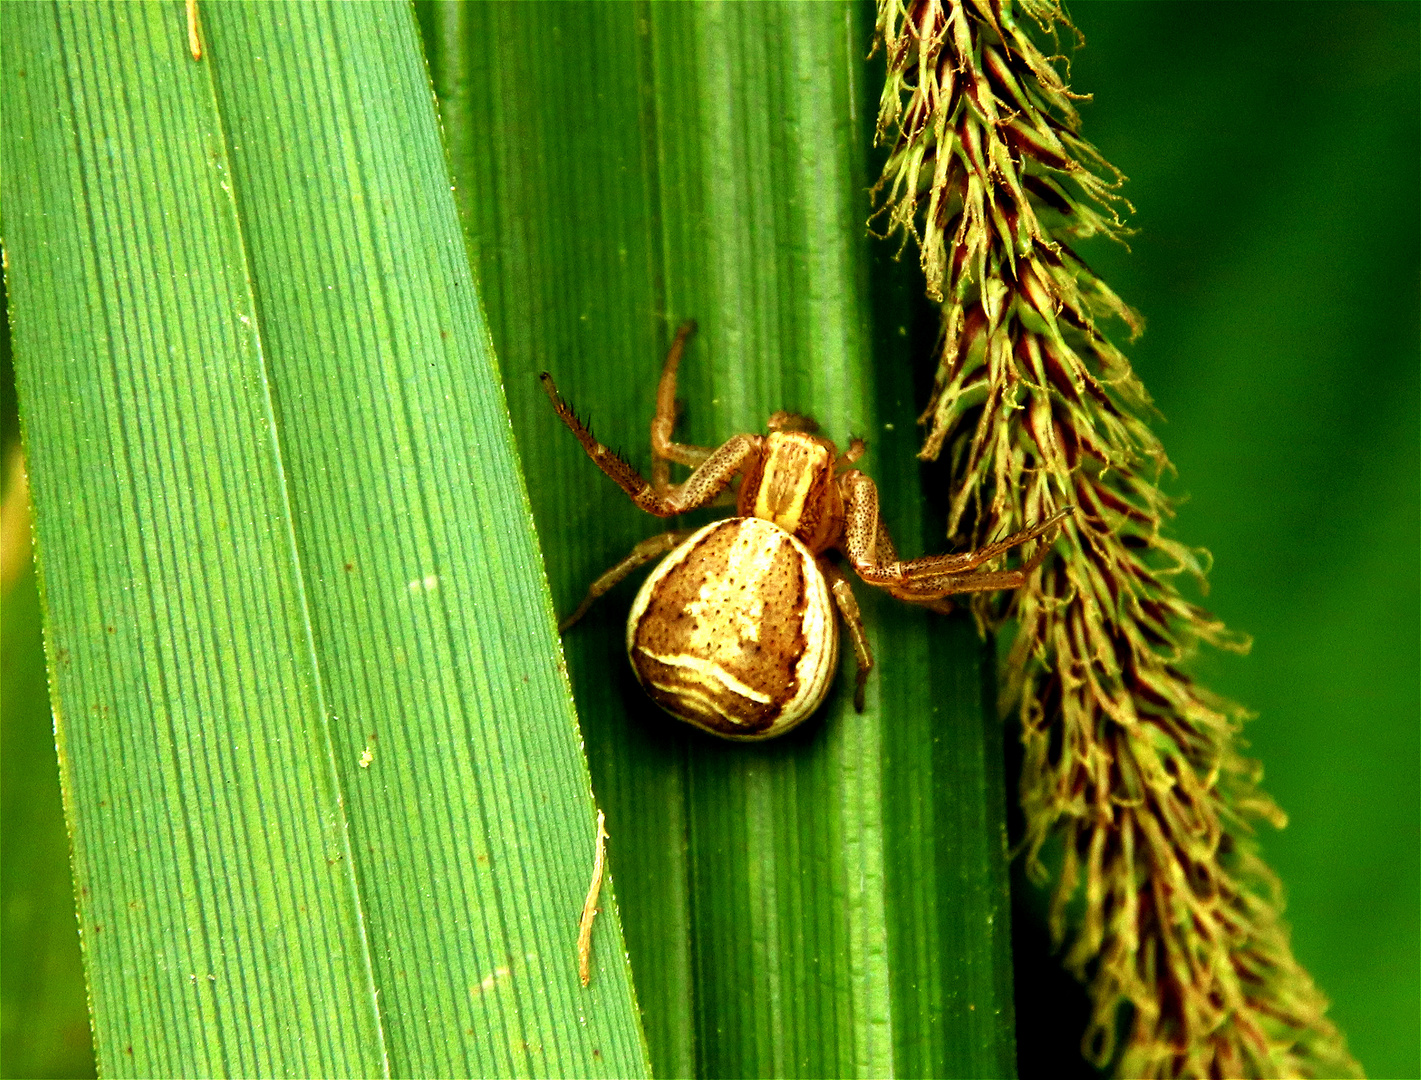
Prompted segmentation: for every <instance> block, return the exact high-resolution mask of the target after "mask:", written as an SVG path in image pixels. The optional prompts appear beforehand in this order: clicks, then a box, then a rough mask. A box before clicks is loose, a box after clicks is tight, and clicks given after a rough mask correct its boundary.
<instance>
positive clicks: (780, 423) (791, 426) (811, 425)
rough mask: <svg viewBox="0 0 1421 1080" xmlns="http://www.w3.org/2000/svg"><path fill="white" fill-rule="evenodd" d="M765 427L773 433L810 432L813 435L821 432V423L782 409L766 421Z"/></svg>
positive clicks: (810, 417) (801, 414)
mask: <svg viewBox="0 0 1421 1080" xmlns="http://www.w3.org/2000/svg"><path fill="white" fill-rule="evenodd" d="M765 426H766V427H767V428H769V429H770V430H771V431H808V432H810V433H811V434H812V433H814V432H816V431H818V430H819V421H818V420H815V419H814V417H812V416H805V415H804V414H803V413H795V412H786V411H785V410H784V409H780V410H779V411H778V412H776V413H773V414H772V415H771V416H770V418H769V419H768V420H767V421H765Z"/></svg>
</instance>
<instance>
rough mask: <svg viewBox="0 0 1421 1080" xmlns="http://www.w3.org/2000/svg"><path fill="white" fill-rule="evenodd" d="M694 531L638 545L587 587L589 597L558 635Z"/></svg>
mask: <svg viewBox="0 0 1421 1080" xmlns="http://www.w3.org/2000/svg"><path fill="white" fill-rule="evenodd" d="M693 531H694V530H692V529H680V530H677V531H674V532H664V533H661V534H660V535H658V536H649V537H647V538H646V539H645V540H643V541H642V542H641V543H639V544H637V546H636V547H634V548H632V550H631V553H630V554H628V555H627V557H626V558H625V559H623V560H622V561H621V562H619V563H617V565H616V566H614V567H612V568H611V569H610V570H608V571H607V572H606V573H604V574H603V575H602V576H601V577H599V578H598V579H597V580H596V581H594V582H593V583H592V584H591V585H589V586H588V587H587V595H586V596H584V597H583V598H582V603H580V604H578V605H577V610H576V611H574V612H573V613H572V614H571V615H569V616H568V617H567V618H566V619H564V620H563V621H562V622H560V623H558V633H559V634H561V633H563V632H564V631H565V630H567V628H568V627H569V626H571V625H572V624H573V623H575V622H577V620H578V619H580V618H582V616H584V615H586V614H587V609H588V608H590V607H591V606H592V605H593V603H594V602H596V600H597V598H598V597H599V596H601V595H602V594H603V593H605V592H607V591H608V590H609V589H611V588H613V587H614V586H615V585H616V584H617V583H618V582H620V581H622V580H623V579H624V578H625V577H626V576H627V575H628V574H630V573H631V572H632V571H634V570H636V569H638V568H639V567H642V566H645V565H646V564H647V563H649V562H654V561H655V560H656V559H659V558H660V557H661V556H663V555H665V554H666V553H667V552H670V551H674V550H675V549H676V547H677V545H679V544H680V543H681V542H682V541H683V540H685V539H686V537H688V536H690V535H691V533H692V532H693Z"/></svg>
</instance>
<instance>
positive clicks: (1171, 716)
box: [878, 0, 1359, 1077]
mask: <svg viewBox="0 0 1421 1080" xmlns="http://www.w3.org/2000/svg"><path fill="white" fill-rule="evenodd" d="M1014 9H1015V10H1014ZM1016 13H1021V14H1024V15H1026V16H1028V17H1029V19H1030V20H1031V22H1033V23H1035V24H1036V25H1037V26H1039V28H1040V29H1041V30H1042V31H1043V32H1045V33H1047V34H1049V35H1052V37H1053V40H1054V31H1055V28H1056V27H1058V26H1062V27H1066V28H1067V29H1069V30H1072V31H1073V29H1074V28H1072V27H1070V24H1069V23H1068V22H1067V21H1066V20H1065V18H1064V16H1063V14H1062V12H1061V10H1060V7H1059V4H1058V3H1056V2H1055V0H1019V2H1018V3H1017V4H1016V5H1012V4H1011V3H1010V0H909V2H906V3H905V2H904V0H880V2H879V18H878V33H879V38H880V41H881V43H882V44H883V46H884V48H885V50H886V53H887V62H888V79H887V85H886V86H885V88H884V92H883V99H882V105H881V109H880V112H879V120H878V130H879V138H880V139H881V140H887V141H888V142H889V143H891V146H892V153H891V156H890V158H889V160H888V163H887V165H886V166H885V168H884V172H883V177H882V179H881V180H880V181H879V186H878V194H879V196H880V208H881V211H882V213H883V214H885V215H886V218H887V221H888V223H889V226H890V230H896V231H900V232H901V234H902V235H903V236H904V237H905V241H906V237H907V236H912V237H913V238H914V239H915V240H916V241H917V244H918V247H919V250H920V254H921V262H922V268H923V271H924V273H925V275H926V277H927V292H928V295H929V296H930V297H931V298H932V299H933V300H934V301H936V302H937V303H939V304H940V305H941V307H942V333H941V337H940V339H939V348H940V356H939V366H938V370H937V376H936V380H935V383H934V387H933V394H932V400H931V401H930V402H929V404H928V407H927V409H926V411H925V412H924V413H923V415H922V418H921V419H922V422H923V423H924V424H925V425H926V427H927V436H926V440H925V443H924V446H923V449H922V452H921V456H922V457H923V458H926V459H934V458H937V457H938V456H939V455H940V454H942V453H943V452H946V454H947V457H948V460H949V462H950V464H951V470H950V475H951V484H952V490H951V493H950V494H951V502H950V506H951V512H950V517H949V531H950V533H951V534H952V535H953V538H954V539H955V540H957V541H958V542H960V543H961V544H963V545H974V544H980V543H981V542H983V541H985V540H986V539H987V538H988V537H991V536H995V535H999V534H1003V533H1008V532H1012V531H1015V530H1017V529H1020V528H1022V527H1024V526H1025V525H1026V524H1027V523H1029V522H1032V521H1037V520H1040V519H1041V518H1044V517H1046V516H1048V515H1050V514H1051V513H1052V512H1054V511H1055V510H1056V509H1058V508H1059V507H1062V506H1074V507H1075V514H1074V516H1073V517H1072V518H1071V519H1069V520H1068V522H1067V524H1066V527H1065V528H1064V529H1063V531H1062V534H1061V537H1060V539H1059V540H1058V541H1057V543H1056V547H1055V551H1054V553H1053V554H1052V556H1051V558H1050V559H1049V560H1048V561H1047V562H1046V563H1045V564H1044V565H1043V566H1042V567H1041V568H1040V569H1039V570H1038V571H1036V572H1035V573H1034V574H1033V575H1032V577H1031V579H1030V582H1029V584H1028V585H1027V587H1025V588H1023V589H1021V590H1020V591H1019V592H1017V593H1015V594H1014V595H1012V596H1011V597H1010V598H1009V599H1007V600H1005V601H1004V600H1001V599H998V598H995V597H993V596H992V595H990V594H983V595H982V596H981V597H979V598H978V599H977V600H976V601H975V602H974V604H975V611H976V613H977V617H978V619H979V621H980V622H981V623H982V624H983V625H984V626H993V627H995V626H998V625H1000V624H1001V623H1002V622H1003V621H1004V620H1006V619H1007V618H1013V619H1015V620H1017V623H1018V630H1017V636H1016V640H1015V644H1014V646H1013V648H1012V651H1011V656H1010V660H1009V663H1008V667H1007V671H1006V676H1005V688H1004V700H1005V701H1006V703H1007V704H1008V707H1013V708H1016V709H1017V710H1018V712H1019V715H1020V718H1021V730H1022V740H1023V743H1024V749H1025V764H1024V767H1023V771H1022V776H1021V801H1022V808H1023V810H1024V812H1025V817H1026V836H1025V849H1026V858H1027V860H1028V862H1027V866H1028V870H1029V872H1030V873H1031V874H1032V876H1033V877H1034V878H1036V879H1038V880H1046V879H1047V871H1046V869H1045V865H1044V863H1043V861H1042V859H1041V854H1042V849H1043V846H1044V845H1046V844H1047V843H1048V841H1053V842H1054V841H1056V840H1059V843H1060V846H1061V851H1062V862H1061V868H1060V871H1059V874H1058V876H1057V878H1056V882H1055V888H1054V893H1053V901H1052V931H1053V933H1054V934H1055V936H1056V939H1057V941H1058V942H1068V945H1067V947H1066V952H1065V962H1066V964H1067V965H1068V966H1069V967H1070V969H1071V970H1072V971H1074V972H1075V974H1076V975H1077V976H1078V977H1079V978H1081V979H1082V980H1084V981H1085V982H1086V984H1087V986H1088V989H1089V992H1090V996H1091V999H1092V1003H1093V1015H1092V1018H1091V1022H1090V1026H1089V1028H1088V1030H1087V1031H1086V1032H1085V1034H1084V1036H1083V1039H1082V1048H1083V1052H1084V1053H1085V1055H1086V1057H1087V1058H1088V1059H1089V1060H1091V1061H1092V1062H1093V1063H1095V1064H1096V1065H1098V1066H1101V1067H1106V1066H1109V1067H1113V1068H1114V1070H1115V1071H1116V1072H1117V1073H1118V1074H1120V1075H1122V1076H1230V1077H1239V1076H1267V1077H1275V1076H1315V1075H1322V1076H1337V1075H1342V1074H1357V1073H1358V1072H1359V1068H1358V1066H1357V1064H1356V1062H1355V1061H1353V1059H1352V1058H1351V1057H1350V1055H1349V1054H1348V1053H1347V1050H1346V1048H1345V1044H1344V1041H1343V1038H1342V1036H1341V1034H1340V1033H1339V1032H1338V1031H1337V1029H1336V1028H1335V1027H1334V1026H1333V1025H1332V1024H1331V1023H1330V1022H1329V1021H1328V1020H1327V1019H1326V1017H1325V1016H1324V1013H1325V1010H1326V1007H1327V1002H1326V1000H1325V999H1324V997H1323V996H1322V994H1321V993H1320V992H1319V991H1318V990H1317V988H1316V987H1315V986H1314V984H1313V982H1312V980H1311V978H1310V977H1309V976H1308V974H1307V972H1306V971H1304V970H1303V968H1302V967H1301V966H1300V965H1299V964H1298V962H1297V961H1296V960H1295V959H1294V958H1293V955H1292V951H1291V949H1290V947H1289V944H1288V933H1287V929H1286V927H1285V926H1284V925H1283V923H1282V922H1281V920H1280V910H1281V897H1280V891H1279V887H1278V882H1277V880H1276V878H1275V877H1274V876H1273V874H1272V873H1271V871H1270V870H1269V869H1268V867H1267V866H1266V865H1265V864H1264V863H1263V861H1262V860H1261V859H1260V857H1259V855H1258V853H1257V848H1256V843H1255V841H1254V839H1253V823H1254V822H1256V821H1258V820H1262V821H1267V822H1269V823H1271V824H1273V825H1277V826H1281V825H1282V824H1283V823H1284V820H1285V819H1284V816H1283V814H1282V813H1281V811H1279V810H1278V808H1277V807H1276V806H1275V805H1274V804H1273V803H1272V801H1271V800H1270V799H1269V798H1268V797H1267V796H1266V795H1264V794H1263V793H1262V792H1261V791H1260V790H1259V788H1258V777H1259V770H1258V767H1257V766H1256V764H1255V763H1254V762H1251V761H1249V760H1248V759H1246V758H1245V757H1243V756H1242V754H1241V753H1240V746H1241V745H1242V744H1241V741H1240V739H1239V738H1238V731H1239V727H1240V724H1241V722H1242V720H1243V718H1244V712H1243V710H1242V709H1241V708H1240V707H1239V706H1238V705H1235V704H1233V703H1232V702H1228V701H1224V700H1222V699H1220V698H1219V697H1217V696H1215V695H1213V694H1211V693H1209V692H1208V691H1207V690H1205V689H1203V688H1202V687H1200V686H1198V685H1197V684H1196V683H1195V682H1194V681H1193V680H1192V679H1191V678H1190V677H1189V676H1188V675H1187V674H1185V672H1184V670H1183V661H1184V660H1185V659H1186V658H1187V657H1188V656H1189V655H1190V653H1191V652H1192V651H1193V650H1194V649H1195V648H1196V646H1197V645H1198V643H1199V642H1201V641H1203V642H1208V643H1209V644H1212V645H1215V646H1219V647H1223V648H1235V649H1244V648H1246V647H1247V643H1246V641H1243V640H1242V639H1240V638H1238V637H1236V636H1233V635H1230V634H1229V633H1228V632H1227V631H1226V630H1225V629H1224V627H1223V626H1222V625H1221V624H1220V623H1219V622H1217V621H1216V620H1214V619H1213V618H1212V617H1211V616H1210V615H1209V614H1208V613H1206V612H1205V611H1203V610H1201V609H1200V608H1198V607H1197V606H1195V605H1193V604H1191V603H1189V602H1187V601H1186V600H1184V599H1183V598H1182V597H1181V596H1180V594H1179V592H1178V590H1177V588H1176V586H1175V584H1174V581H1175V578H1176V577H1177V576H1178V575H1180V574H1181V573H1184V574H1189V575H1192V576H1194V577H1195V578H1197V579H1198V580H1199V581H1200V583H1201V584H1202V583H1203V580H1204V573H1205V570H1206V566H1205V564H1204V561H1205V559H1206V556H1204V554H1203V553H1202V552H1199V551H1196V550H1194V549H1191V548H1188V547H1186V546H1184V545H1182V544H1180V543H1178V542H1176V541H1174V540H1171V539H1169V538H1167V537H1166V536H1164V535H1163V532H1162V529H1163V526H1164V523H1165V521H1166V519H1168V518H1169V517H1170V516H1171V513H1172V511H1171V507H1170V503H1169V500H1168V499H1167V498H1166V497H1165V496H1164V495H1163V494H1162V493H1161V491H1160V489H1159V487H1158V486H1157V483H1156V481H1157V480H1158V478H1159V476H1160V474H1161V472H1162V471H1163V470H1165V469H1167V468H1168V467H1169V463H1168V461H1167V459H1166V457H1165V454H1164V450H1163V448H1162V447H1161V445H1160V443H1159V440H1158V439H1157V438H1156V437H1155V436H1154V434H1153V433H1152V432H1151V431H1150V429H1149V427H1148V426H1147V425H1146V424H1145V422H1144V420H1143V419H1142V416H1143V415H1144V414H1146V413H1148V412H1149V410H1150V401H1149V398H1148V396H1147V395H1146V393H1145V391H1144V388H1143V387H1142V386H1141V385H1140V383H1139V381H1138V380H1137V379H1136V378H1135V376H1134V374H1133V372H1132V371H1131V369H1130V365H1129V362H1128V361H1127V360H1126V358H1125V356H1124V355H1123V354H1122V353H1121V352H1120V351H1119V350H1118V349H1117V348H1116V347H1115V346H1114V345H1113V344H1111V342H1110V341H1109V339H1108V338H1107V337H1106V336H1105V334H1104V332H1103V330H1102V328H1101V323H1102V322H1103V321H1105V320H1108V319H1110V318H1111V317H1115V318H1118V319H1120V320H1122V321H1123V323H1124V324H1125V326H1126V327H1127V328H1128V329H1129V330H1130V331H1131V332H1132V333H1133V332H1135V331H1137V330H1138V328H1139V324H1138V321H1137V319H1136V318H1135V316H1134V315H1133V313H1132V312H1131V311H1130V310H1129V309H1128V308H1127V307H1126V306H1125V305H1124V304H1123V303H1122V302H1121V300H1120V299H1119V298H1118V297H1117V296H1116V295H1115V294H1114V293H1113V292H1111V291H1110V289H1108V288H1107V287H1106V286H1105V285H1104V283H1102V282H1101V281H1100V280H1099V279H1098V278H1097V277H1096V276H1095V275H1094V274H1093V273H1092V272H1091V271H1090V270H1089V269H1088V268H1087V267H1086V266H1085V265H1084V264H1083V263H1082V262H1081V261H1080V260H1079V259H1078V258H1077V257H1076V255H1075V254H1074V252H1073V251H1072V250H1071V248H1070V247H1069V246H1068V242H1069V241H1074V240H1076V239H1078V238H1080V237H1085V236H1091V235H1095V234H1105V235H1112V236H1113V235H1118V234H1119V233H1120V232H1122V231H1123V230H1122V224H1121V221H1120V218H1119V216H1118V214H1117V211H1118V210H1120V209H1128V204H1126V203H1125V202H1124V200H1123V199H1121V198H1120V197H1119V195H1118V194H1117V190H1116V189H1117V188H1118V186H1119V183H1120V181H1121V179H1122V177H1121V176H1120V175H1119V173H1117V172H1116V171H1115V170H1114V169H1113V168H1112V167H1111V166H1110V165H1108V164H1107V163H1106V162H1105V161H1104V160H1103V159H1102V158H1101V157H1100V156H1099V154H1097V153H1096V151H1095V150H1094V148H1092V147H1091V146H1090V144H1089V143H1087V142H1085V141H1084V140H1083V139H1081V138H1080V136H1079V134H1078V131H1079V117H1078V116H1077V114H1076V111H1075V109H1074V107H1073V106H1072V97H1073V95H1072V94H1071V92H1070V91H1069V90H1068V88H1067V87H1066V84H1065V83H1064V82H1063V81H1062V79H1061V77H1060V76H1059V74H1058V73H1057V71H1056V67H1055V64H1054V62H1053V59H1054V58H1052V57H1049V56H1047V55H1046V54H1044V53H1043V52H1042V51H1041V50H1039V49H1038V48H1037V47H1036V45H1034V44H1033V42H1032V40H1031V38H1030V37H1029V36H1028V34H1027V33H1026V32H1025V27H1024V26H1023V25H1019V24H1018V23H1017V22H1016V18H1015V16H1016Z"/></svg>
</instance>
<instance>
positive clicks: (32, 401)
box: [3, 4, 646, 1076]
mask: <svg viewBox="0 0 1421 1080" xmlns="http://www.w3.org/2000/svg"><path fill="white" fill-rule="evenodd" d="M202 19H203V22H204V25H203V30H202V32H203V37H204V40H205V43H206V46H207V50H206V54H205V56H204V57H203V59H202V60H200V61H198V60H194V59H193V58H192V57H191V56H190V55H189V51H188V38H187V32H186V27H185V25H184V21H183V18H182V8H181V6H180V5H171V4H161V5H159V4H152V5H114V6H108V5H103V6H100V5H92V6H91V5H57V6H51V5H9V6H6V7H5V8H4V11H3V20H4V22H3V39H4V42H3V49H4V80H5V83H4V87H5V95H6V122H5V128H4V140H5V142H4V153H5V160H6V169H5V173H4V188H3V198H4V207H5V222H6V235H5V249H6V254H7V259H8V280H9V284H10V289H11V317H12V324H13V331H14V342H15V356H16V372H17V379H18V383H19V389H20V400H21V408H22V413H23V417H24V421H25V435H26V451H27V457H28V462H29V468H30V474H31V480H32V487H33V494H34V505H35V514H36V537H37V551H38V558H39V566H40V571H41V575H42V594H43V598H44V607H45V612H46V646H47V654H48V662H49V668H50V677H51V688H52V691H51V692H52V701H53V706H54V711H55V717H56V731H57V735H58V739H59V748H60V762H61V775H62V781H63V788H64V795H65V802H66V810H67V815H68V820H69V828H70V831H71V836H72V841H73V852H74V871H75V881H76V887H77V891H78V894H79V910H80V918H81V923H82V927H83V944H84V954H85V963H86V968H87V972H88V978H89V987H90V993H91V1001H92V1008H93V1016H94V1026H95V1034H96V1045H97V1053H98V1060H99V1066H100V1069H101V1070H102V1072H104V1073H105V1074H107V1075H199V1074H216V1073H221V1074H233V1075H274V1074H286V1075H337V1074H352V1075H379V1074H382V1073H396V1074H406V1073H408V1074H440V1075H455V1074H479V1075H514V1074H518V1075H526V1074H531V1073H563V1074H570V1073H571V1074H580V1075H596V1074H606V1075H617V1076H629V1075H639V1074H641V1073H643V1072H644V1071H645V1068H646V1064H645V1058H644V1051H643V1043H642V1039H641V1036H640V1031H639V1028H638V1025H637V1020H636V1015H635V1010H634V1006H633V1003H632V996H631V987H630V981H629V978H628V970H627V966H626V963H625V960H624V952H623V948H622V943H621V940H620V933H619V929H618V925H617V919H616V913H615V908H614V906H613V905H612V904H611V903H610V902H608V901H606V900H604V904H603V907H604V909H606V910H605V912H604V915H603V916H602V918H601V919H600V920H599V922H598V923H597V931H596V936H595V939H594V947H595V954H594V959H595V960H596V964H595V975H594V980H593V983H592V986H591V988H590V990H583V989H582V988H581V987H580V986H579V985H578V981H577V964H576V955H575V946H576V935H577V915H578V912H579V910H580V907H581V903H582V898H583V894H584V892H585V890H586V888H587V881H588V875H589V873H590V870H591V862H592V840H593V835H594V816H595V815H594V813H593V805H592V802H591V799H590V792H589V785H588V774H587V770H586V764H585V760H584V759H583V757H582V755H581V753H580V751H579V745H578V739H579V735H578V729H577V724H576V720H575V717H574V715H573V712H572V709H571V701H570V698H569V695H568V690H567V683H566V678H565V675H564V673H563V670H562V668H561V665H560V662H559V654H558V649H557V643H556V639H555V636H554V630H553V625H552V617H551V615H552V613H551V607H550V604H549V600H548V593H547V587H546V585H545V584H544V579H543V577H542V572H541V566H540V559H539V552H538V547H537V544H536V540H535V537H534V534H533V531H532V522H531V518H530V515H529V509H528V502H527V496H526V493H525V490H524V488H523V485H522V481H521V478H520V474H519V469H518V465H517V459H516V455H515V449H514V444H513V438H512V433H511V429H510V426H509V420H508V414H507V412H506V411H505V406H504V402H503V397H502V394H501V392H500V389H499V386H498V381H497V373H496V368H495V363H494V358H493V355H492V352H491V350H490V344H489V335H488V331H487V329H486V328H485V325H484V322H483V316H482V314H481V311H480V306H479V300H478V296H477V293H476V290H475V287H474V282H473V280H472V277H471V274H470V272H469V265H468V262H467V260H466V258H465V252H464V246H463V242H462V239H461V237H460V231H459V224H458V221H457V218H456V214H455V207H454V202H453V199H452V197H451V194H450V185H449V177H448V171H447V167H446V165H445V159H444V156H443V151H442V147H441V145H440V140H439V132H438V128H437V125H436V120H435V115H434V111H433V108H432V102H431V99H430V94H429V84H428V80H427V76H426V74H425V70H424V66H423V63H422V60H421V57H420V52H419V42H418V37H417V33H416V29H415V26H414V23H413V20H412V19H411V17H410V14H409V10H408V8H406V7H404V6H401V5H398V4H390V5H349V6H346V5H332V6H320V7H317V6H306V5H293V6H281V7H278V6H265V5H253V6H246V5H221V4H218V5H204V6H203V7H202ZM604 897H607V898H608V899H610V893H604Z"/></svg>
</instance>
